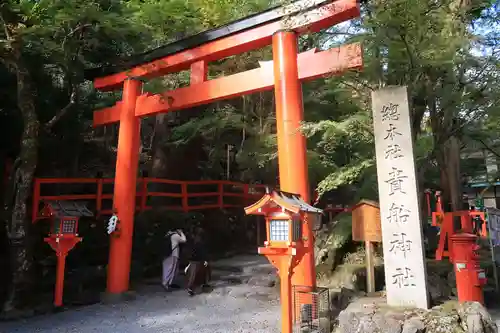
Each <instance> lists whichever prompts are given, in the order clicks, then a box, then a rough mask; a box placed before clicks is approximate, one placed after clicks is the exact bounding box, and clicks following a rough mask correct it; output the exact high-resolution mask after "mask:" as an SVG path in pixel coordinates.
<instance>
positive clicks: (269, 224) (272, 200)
mask: <svg viewBox="0 0 500 333" xmlns="http://www.w3.org/2000/svg"><path fill="white" fill-rule="evenodd" d="M267 192H268V193H266V194H265V195H264V196H263V197H262V198H261V199H260V200H259V201H257V202H256V203H254V204H253V205H251V206H248V207H246V208H245V213H246V214H247V215H264V216H265V218H266V234H267V241H266V243H265V244H266V246H268V247H282V248H284V247H289V246H296V245H299V246H300V245H302V242H303V239H302V221H303V220H304V219H313V221H309V222H310V223H311V225H313V226H314V225H318V224H321V217H322V214H323V210H321V209H319V208H316V207H313V206H311V205H309V204H308V203H307V202H305V201H304V200H302V199H301V198H300V196H299V195H297V194H292V193H287V192H283V191H277V190H272V191H269V190H268V191H267Z"/></svg>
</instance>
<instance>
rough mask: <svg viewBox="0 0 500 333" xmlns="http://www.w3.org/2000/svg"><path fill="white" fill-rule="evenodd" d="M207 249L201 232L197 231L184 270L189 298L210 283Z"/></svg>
mask: <svg viewBox="0 0 500 333" xmlns="http://www.w3.org/2000/svg"><path fill="white" fill-rule="evenodd" d="M208 261H209V257H208V249H207V244H206V240H205V238H204V235H203V232H202V231H198V232H197V233H196V235H195V237H194V242H193V250H192V253H191V258H190V260H189V265H188V267H187V269H186V275H187V291H188V294H189V295H190V296H193V295H194V290H195V289H196V288H198V287H200V286H201V287H202V288H203V289H205V288H208V287H209V285H208V282H209V281H210V266H209V264H208Z"/></svg>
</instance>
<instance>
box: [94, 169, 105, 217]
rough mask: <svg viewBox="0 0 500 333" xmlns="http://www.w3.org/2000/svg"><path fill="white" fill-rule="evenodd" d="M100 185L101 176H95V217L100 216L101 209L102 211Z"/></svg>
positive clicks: (101, 181)
mask: <svg viewBox="0 0 500 333" xmlns="http://www.w3.org/2000/svg"><path fill="white" fill-rule="evenodd" d="M102 186H103V180H102V178H97V195H96V199H95V201H96V203H95V207H96V208H95V210H96V211H97V214H96V215H97V217H99V216H101V211H102Z"/></svg>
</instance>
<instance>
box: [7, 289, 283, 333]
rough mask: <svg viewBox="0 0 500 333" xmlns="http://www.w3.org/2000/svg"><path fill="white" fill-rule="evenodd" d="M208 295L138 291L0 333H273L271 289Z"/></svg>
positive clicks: (275, 316) (275, 305)
mask: <svg viewBox="0 0 500 333" xmlns="http://www.w3.org/2000/svg"><path fill="white" fill-rule="evenodd" d="M214 287H215V289H214V290H213V291H212V292H211V293H207V294H199V295H196V296H194V297H189V296H187V294H186V292H185V291H175V292H171V293H166V292H164V291H163V289H161V287H158V286H143V287H141V288H139V289H138V290H137V298H136V299H135V300H133V301H128V302H124V303H121V304H117V305H103V304H96V305H91V306H86V307H81V308H78V309H72V310H68V311H65V312H61V313H58V314H51V315H44V316H38V317H34V318H29V319H26V320H21V321H16V322H4V323H0V333H11V332H12V333H14V332H20V333H36V332H37V333H49V332H51V333H52V332H53V333H56V332H57V333H90V332H92V333H96V332H99V333H108V332H109V333H115V332H116V333H143V332H144V333H153V332H158V333H160V332H161V333H169V332H172V333H174V332H175V333H226V332H227V333H245V332H248V333H274V332H276V333H278V332H280V306H279V301H278V297H277V295H276V294H275V293H272V290H273V289H271V288H266V287H259V286H250V285H247V284H240V285H227V283H225V282H221V281H219V282H214Z"/></svg>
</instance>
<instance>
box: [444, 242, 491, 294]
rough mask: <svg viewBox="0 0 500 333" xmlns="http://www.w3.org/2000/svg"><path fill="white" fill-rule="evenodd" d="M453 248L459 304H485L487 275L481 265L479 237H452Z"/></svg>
mask: <svg viewBox="0 0 500 333" xmlns="http://www.w3.org/2000/svg"><path fill="white" fill-rule="evenodd" d="M450 239H451V242H452V243H453V246H452V248H451V250H452V251H453V255H452V258H453V266H454V268H455V276H456V283H457V293H458V301H459V302H479V303H481V304H484V295H483V286H484V285H485V284H486V275H485V273H484V271H483V270H482V269H481V267H480V265H479V255H478V254H477V252H476V251H477V250H478V248H479V246H478V245H476V241H477V236H476V235H474V234H470V233H460V234H456V235H453V236H451V237H450Z"/></svg>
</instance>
